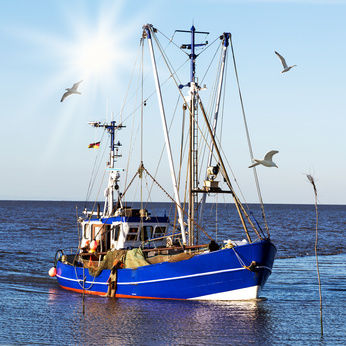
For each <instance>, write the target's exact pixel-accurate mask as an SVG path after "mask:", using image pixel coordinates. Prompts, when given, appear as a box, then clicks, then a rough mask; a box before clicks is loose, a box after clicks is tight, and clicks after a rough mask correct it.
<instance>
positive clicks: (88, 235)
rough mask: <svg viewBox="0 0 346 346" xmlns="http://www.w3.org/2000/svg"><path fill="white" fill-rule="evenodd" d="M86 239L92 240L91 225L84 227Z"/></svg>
mask: <svg viewBox="0 0 346 346" xmlns="http://www.w3.org/2000/svg"><path fill="white" fill-rule="evenodd" d="M84 239H90V225H89V224H85V225H84Z"/></svg>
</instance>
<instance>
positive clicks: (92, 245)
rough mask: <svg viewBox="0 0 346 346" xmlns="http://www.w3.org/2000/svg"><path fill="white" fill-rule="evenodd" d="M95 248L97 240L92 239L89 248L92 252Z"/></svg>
mask: <svg viewBox="0 0 346 346" xmlns="http://www.w3.org/2000/svg"><path fill="white" fill-rule="evenodd" d="M96 249H97V241H96V240H93V241H92V242H91V243H90V250H91V251H92V252H94V251H96Z"/></svg>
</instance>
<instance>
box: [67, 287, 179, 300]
mask: <svg viewBox="0 0 346 346" xmlns="http://www.w3.org/2000/svg"><path fill="white" fill-rule="evenodd" d="M60 287H61V288H63V289H65V290H69V291H73V292H78V293H83V290H81V289H79V288H71V287H65V286H61V285H60ZM84 293H86V294H92V295H94V296H102V297H107V293H103V292H96V291H88V290H84ZM114 298H135V299H166V300H186V299H183V298H159V297H142V296H132V295H131V296H130V295H127V294H115V297H114Z"/></svg>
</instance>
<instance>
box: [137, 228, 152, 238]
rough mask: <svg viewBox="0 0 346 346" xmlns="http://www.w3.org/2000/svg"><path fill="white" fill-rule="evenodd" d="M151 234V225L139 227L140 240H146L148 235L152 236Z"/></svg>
mask: <svg viewBox="0 0 346 346" xmlns="http://www.w3.org/2000/svg"><path fill="white" fill-rule="evenodd" d="M152 234H153V226H142V227H141V233H140V237H141V241H145V240H148V238H149V237H152Z"/></svg>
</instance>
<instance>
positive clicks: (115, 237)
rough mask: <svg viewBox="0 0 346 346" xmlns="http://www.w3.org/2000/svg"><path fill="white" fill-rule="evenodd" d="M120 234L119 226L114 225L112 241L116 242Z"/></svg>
mask: <svg viewBox="0 0 346 346" xmlns="http://www.w3.org/2000/svg"><path fill="white" fill-rule="evenodd" d="M119 234H120V225H116V226H115V227H114V229H113V240H114V241H118V239H119Z"/></svg>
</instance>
